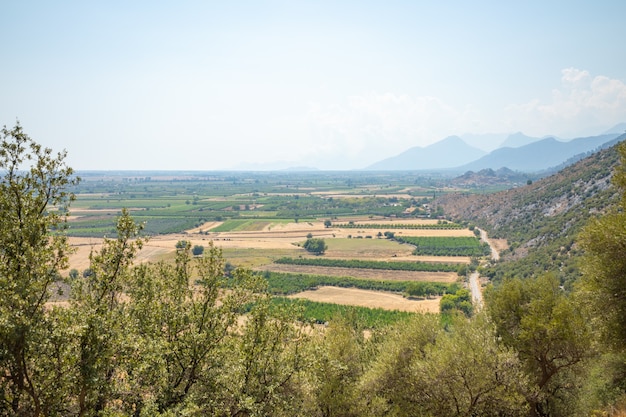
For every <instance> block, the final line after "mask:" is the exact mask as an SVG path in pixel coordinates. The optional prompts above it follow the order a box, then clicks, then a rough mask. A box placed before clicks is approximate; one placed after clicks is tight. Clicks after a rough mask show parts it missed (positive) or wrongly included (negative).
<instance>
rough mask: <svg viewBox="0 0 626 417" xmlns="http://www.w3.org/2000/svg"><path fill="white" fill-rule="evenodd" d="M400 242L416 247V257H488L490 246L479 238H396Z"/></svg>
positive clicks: (414, 252)
mask: <svg viewBox="0 0 626 417" xmlns="http://www.w3.org/2000/svg"><path fill="white" fill-rule="evenodd" d="M395 239H396V240H397V241H399V242H403V243H409V244H411V245H414V246H415V250H414V251H413V254H414V255H431V256H478V257H480V256H488V255H489V254H490V253H491V250H490V249H489V245H488V244H486V243H483V242H481V241H480V239H478V238H477V237H421V236H420V237H396V238H395Z"/></svg>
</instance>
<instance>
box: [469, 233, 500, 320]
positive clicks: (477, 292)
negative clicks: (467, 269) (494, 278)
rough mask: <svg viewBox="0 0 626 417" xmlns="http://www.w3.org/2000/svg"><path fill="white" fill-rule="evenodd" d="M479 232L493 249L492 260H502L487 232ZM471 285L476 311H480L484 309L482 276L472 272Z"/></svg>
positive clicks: (481, 238)
mask: <svg viewBox="0 0 626 417" xmlns="http://www.w3.org/2000/svg"><path fill="white" fill-rule="evenodd" d="M478 231H480V240H482V241H483V242H486V243H487V244H488V245H489V248H491V259H493V260H494V261H498V260H499V259H500V254H499V253H498V250H497V249H496V248H495V246H494V245H493V244H492V243H491V241H489V238H488V236H487V232H485V231H484V230H482V229H478ZM469 285H470V291H471V292H472V301H473V302H474V305H475V306H476V310H480V309H482V307H483V293H482V291H481V288H480V274H479V273H478V272H472V273H471V274H470V276H469Z"/></svg>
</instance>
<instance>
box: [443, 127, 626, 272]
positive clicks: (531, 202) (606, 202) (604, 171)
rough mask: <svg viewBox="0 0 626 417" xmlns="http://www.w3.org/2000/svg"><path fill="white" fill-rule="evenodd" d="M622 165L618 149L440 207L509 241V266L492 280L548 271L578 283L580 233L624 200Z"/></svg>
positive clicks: (446, 198) (449, 198)
mask: <svg viewBox="0 0 626 417" xmlns="http://www.w3.org/2000/svg"><path fill="white" fill-rule="evenodd" d="M625 138H626V136H622V137H621V139H622V140H623V139H625ZM618 163H619V154H618V152H617V145H615V146H613V147H611V148H608V149H604V150H601V151H599V152H597V153H594V154H592V155H591V156H589V157H587V158H585V159H583V160H581V161H579V162H577V163H575V164H573V165H570V166H568V167H567V168H565V169H563V170H562V171H560V172H558V173H556V174H554V175H551V176H549V177H546V178H543V179H541V180H538V181H536V182H534V183H532V184H529V185H526V186H524V187H519V188H514V189H510V190H506V191H502V192H498V193H494V194H486V195H485V194H461V193H457V194H449V195H443V196H441V197H439V198H438V199H437V200H436V202H435V204H438V205H439V207H442V208H443V210H444V212H445V213H446V216H448V217H450V218H451V219H454V220H465V221H470V222H472V223H475V224H476V225H478V226H479V227H481V228H483V229H485V230H487V231H488V233H489V235H490V237H492V238H501V239H506V240H507V241H508V243H509V246H510V249H509V250H507V251H505V252H504V253H502V260H503V261H504V262H503V263H501V264H499V265H496V266H494V267H493V268H490V269H488V270H487V271H486V273H487V274H488V275H490V276H491V278H494V279H496V280H499V279H501V278H502V277H506V276H521V277H528V276H531V275H533V274H534V273H535V272H536V271H537V270H538V269H543V270H545V271H551V272H554V273H555V274H557V275H558V276H559V278H560V280H561V282H564V283H565V282H572V281H574V280H576V279H577V278H578V277H580V272H579V267H578V261H577V260H578V259H579V255H580V250H579V247H578V245H577V244H576V237H577V235H578V233H579V232H580V230H581V228H582V227H583V226H584V225H585V224H586V223H587V222H588V221H589V219H590V218H591V217H595V216H598V215H600V214H602V213H605V212H606V211H607V209H608V208H609V207H611V206H614V205H615V204H616V203H617V201H618V198H619V194H618V190H616V188H615V187H614V186H612V184H611V177H612V173H613V170H614V169H615V167H616V166H617V164H618Z"/></svg>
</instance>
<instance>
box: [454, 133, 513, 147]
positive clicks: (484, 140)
mask: <svg viewBox="0 0 626 417" xmlns="http://www.w3.org/2000/svg"><path fill="white" fill-rule="evenodd" d="M507 136H509V135H508V134H507V133H464V134H462V135H461V139H463V142H465V143H467V144H468V145H469V146H473V147H474V148H478V149H482V150H483V151H485V152H491V151H493V150H494V149H497V148H499V147H500V144H501V143H502V142H503V141H504V140H505V139H506V137H507Z"/></svg>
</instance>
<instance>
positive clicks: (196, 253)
mask: <svg viewBox="0 0 626 417" xmlns="http://www.w3.org/2000/svg"><path fill="white" fill-rule="evenodd" d="M191 253H192V254H193V256H200V255H202V254H203V253H204V246H202V245H194V247H193V249H192V250H191Z"/></svg>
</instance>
